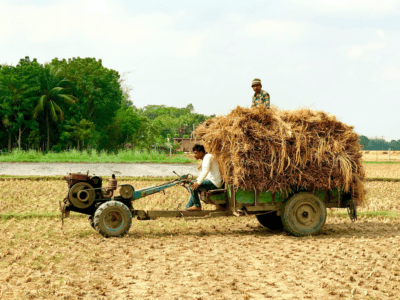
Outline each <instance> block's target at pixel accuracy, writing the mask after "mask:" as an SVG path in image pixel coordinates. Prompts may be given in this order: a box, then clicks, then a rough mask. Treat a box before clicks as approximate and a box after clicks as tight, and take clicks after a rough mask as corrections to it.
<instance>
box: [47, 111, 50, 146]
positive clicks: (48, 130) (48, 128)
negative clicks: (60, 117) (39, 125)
mask: <svg viewBox="0 0 400 300" xmlns="http://www.w3.org/2000/svg"><path fill="white" fill-rule="evenodd" d="M46 126H47V147H46V149H47V151H49V148H50V127H49V113H48V112H46Z"/></svg>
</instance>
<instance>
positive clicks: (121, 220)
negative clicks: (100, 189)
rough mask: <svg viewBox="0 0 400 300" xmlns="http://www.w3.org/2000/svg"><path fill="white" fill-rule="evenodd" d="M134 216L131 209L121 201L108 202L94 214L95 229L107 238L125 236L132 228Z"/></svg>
mask: <svg viewBox="0 0 400 300" xmlns="http://www.w3.org/2000/svg"><path fill="white" fill-rule="evenodd" d="M131 224H132V214H131V212H130V211H129V208H128V207H127V206H126V205H125V204H123V203H122V202H119V201H107V202H106V203H103V204H102V205H100V206H99V208H98V209H97V210H96V212H95V213H94V227H95V229H96V230H97V231H98V232H99V233H100V234H101V235H103V236H105V237H116V236H123V235H125V234H126V233H127V232H128V231H129V228H130V227H131Z"/></svg>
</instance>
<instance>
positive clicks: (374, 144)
mask: <svg viewBox="0 0 400 300" xmlns="http://www.w3.org/2000/svg"><path fill="white" fill-rule="evenodd" d="M359 142H360V144H361V147H362V149H363V150H389V148H390V150H395V151H397V150H400V140H397V141H396V140H391V141H390V142H387V141H385V140H384V139H379V138H372V139H370V138H368V137H366V136H364V135H361V136H360V137H359Z"/></svg>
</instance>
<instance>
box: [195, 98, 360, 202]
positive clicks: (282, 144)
mask: <svg viewBox="0 0 400 300" xmlns="http://www.w3.org/2000/svg"><path fill="white" fill-rule="evenodd" d="M353 128H354V127H353V126H348V125H346V124H344V123H342V122H340V121H338V120H337V119H336V117H335V116H333V115H328V114H326V113H325V112H322V111H314V110H311V109H308V108H301V109H297V110H293V111H289V110H280V109H278V108H276V107H272V108H271V109H266V108H265V107H264V106H258V107H252V108H243V107H240V106H238V107H236V108H235V109H234V110H232V111H231V112H230V113H229V114H228V115H226V116H218V117H215V118H212V119H208V120H206V121H205V122H204V123H202V124H201V125H199V126H198V127H197V129H196V136H197V137H199V138H200V139H201V140H202V142H203V145H204V147H205V149H206V151H207V152H209V153H212V154H213V155H214V156H215V157H216V159H217V161H218V163H219V165H220V168H221V172H222V176H223V177H224V180H225V182H228V183H231V184H234V185H235V186H237V187H240V188H241V189H244V190H258V191H267V190H268V191H271V192H288V193H291V192H293V191H297V190H300V189H305V190H310V191H315V190H316V189H319V190H321V189H323V190H329V189H342V190H344V192H349V191H352V195H353V200H354V201H355V202H356V203H357V204H358V205H360V204H362V203H363V202H364V187H363V180H364V178H365V171H364V168H363V165H362V160H361V159H362V152H361V146H360V144H359V142H358V138H359V136H358V134H356V133H355V132H354V131H353Z"/></svg>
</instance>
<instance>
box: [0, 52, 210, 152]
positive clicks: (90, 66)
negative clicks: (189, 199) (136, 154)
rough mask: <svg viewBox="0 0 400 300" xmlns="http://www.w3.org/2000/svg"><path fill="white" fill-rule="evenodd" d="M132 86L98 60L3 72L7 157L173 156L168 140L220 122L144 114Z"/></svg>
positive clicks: (183, 111) (161, 111)
mask: <svg viewBox="0 0 400 300" xmlns="http://www.w3.org/2000/svg"><path fill="white" fill-rule="evenodd" d="M124 81H125V79H124V78H121V76H120V74H119V73H118V72H117V71H115V70H112V69H108V68H106V67H104V66H103V64H102V61H101V59H99V60H97V59H95V58H79V57H77V58H75V57H74V58H72V59H71V58H69V59H68V60H67V59H62V60H59V59H58V58H54V59H53V60H52V61H51V63H47V64H45V65H41V64H39V63H38V62H37V60H36V59H33V60H32V61H31V60H30V58H29V57H28V56H27V57H25V58H24V59H21V60H20V62H19V63H18V65H17V66H15V67H14V66H8V65H6V64H3V65H0V108H1V109H0V121H1V122H0V150H2V151H4V150H6V149H8V151H11V150H12V149H14V148H18V149H20V150H22V149H26V150H29V149H36V150H39V151H44V149H46V151H49V150H50V149H51V150H52V151H55V152H61V151H66V150H68V149H74V148H77V149H80V150H84V149H95V150H97V151H101V150H105V151H107V152H114V153H117V152H118V151H121V150H122V149H124V148H135V149H138V150H145V149H147V151H148V152H149V151H151V150H152V149H157V150H158V151H164V152H169V150H170V148H171V146H172V150H173V151H174V150H175V149H176V148H177V145H175V144H174V143H172V141H171V142H170V143H171V145H170V144H168V138H170V139H172V138H173V137H182V136H183V135H185V136H189V135H190V134H191V132H192V131H193V128H194V127H196V126H198V125H199V124H200V123H202V122H204V121H205V120H206V119H207V118H210V117H212V116H210V117H208V116H204V115H201V114H197V113H195V112H194V107H193V105H192V104H188V105H187V106H186V107H184V108H177V107H169V106H166V105H148V106H146V107H144V108H142V109H138V108H136V107H135V106H134V104H133V102H132V100H131V99H130V95H129V92H130V91H131V90H132V87H130V86H126V85H124V84H123V83H124Z"/></svg>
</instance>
